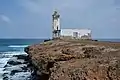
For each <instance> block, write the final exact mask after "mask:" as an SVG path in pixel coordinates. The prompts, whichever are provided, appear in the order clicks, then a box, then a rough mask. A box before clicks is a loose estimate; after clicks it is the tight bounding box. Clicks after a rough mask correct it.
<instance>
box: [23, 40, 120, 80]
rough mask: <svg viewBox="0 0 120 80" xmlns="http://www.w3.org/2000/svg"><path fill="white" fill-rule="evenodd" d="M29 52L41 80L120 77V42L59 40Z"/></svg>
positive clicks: (28, 48)
mask: <svg viewBox="0 0 120 80" xmlns="http://www.w3.org/2000/svg"><path fill="white" fill-rule="evenodd" d="M25 51H26V52H27V53H28V54H29V58H30V61H31V63H32V64H33V66H34V70H35V73H36V75H38V76H39V78H37V79H38V80H120V43H110V42H94V41H59V40H56V41H48V42H44V43H42V44H35V45H32V46H29V47H27V48H25Z"/></svg>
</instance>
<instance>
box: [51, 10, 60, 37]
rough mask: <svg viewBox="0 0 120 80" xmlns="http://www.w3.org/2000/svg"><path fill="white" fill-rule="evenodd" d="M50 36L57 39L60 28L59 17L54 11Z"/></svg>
mask: <svg viewBox="0 0 120 80" xmlns="http://www.w3.org/2000/svg"><path fill="white" fill-rule="evenodd" d="M52 21H53V22H52V34H53V36H52V37H53V39H59V38H60V33H61V28H60V15H59V13H58V12H57V11H54V13H53V15H52Z"/></svg>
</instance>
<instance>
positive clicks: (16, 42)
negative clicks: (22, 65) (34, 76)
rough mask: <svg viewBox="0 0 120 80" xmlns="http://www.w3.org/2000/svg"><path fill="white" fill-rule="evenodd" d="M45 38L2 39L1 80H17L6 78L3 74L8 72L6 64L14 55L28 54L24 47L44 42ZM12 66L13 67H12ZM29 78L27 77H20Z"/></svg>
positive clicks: (0, 41)
mask: <svg viewBox="0 0 120 80" xmlns="http://www.w3.org/2000/svg"><path fill="white" fill-rule="evenodd" d="M43 41H44V39H0V80H17V78H16V79H15V78H14V79H9V78H7V79H4V77H3V75H4V74H5V73H6V71H5V66H6V64H7V62H8V61H9V60H10V59H11V58H12V57H13V56H14V55H21V54H26V53H25V52H24V48H25V47H27V46H29V45H32V44H37V43H41V42H43ZM11 68H12V67H11ZM18 80H27V79H25V78H24V79H18Z"/></svg>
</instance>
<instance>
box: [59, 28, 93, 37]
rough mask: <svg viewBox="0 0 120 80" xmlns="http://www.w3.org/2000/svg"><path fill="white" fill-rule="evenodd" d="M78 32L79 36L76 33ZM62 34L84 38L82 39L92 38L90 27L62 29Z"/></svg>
mask: <svg viewBox="0 0 120 80" xmlns="http://www.w3.org/2000/svg"><path fill="white" fill-rule="evenodd" d="M75 33H77V37H76V34H75ZM61 36H64V37H65V36H70V37H73V38H78V39H80V38H82V39H84V38H85V39H87V38H89V39H90V38H91V30H89V29H61Z"/></svg>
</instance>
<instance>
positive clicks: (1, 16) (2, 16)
mask: <svg viewBox="0 0 120 80" xmlns="http://www.w3.org/2000/svg"><path fill="white" fill-rule="evenodd" d="M0 19H1V20H2V21H4V22H6V23H10V22H11V20H10V18H9V17H8V16H6V15H0Z"/></svg>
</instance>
